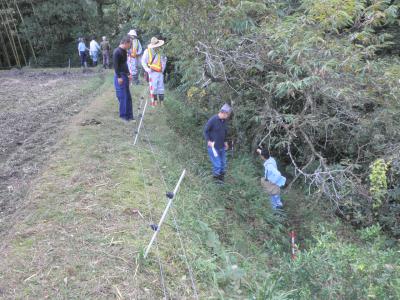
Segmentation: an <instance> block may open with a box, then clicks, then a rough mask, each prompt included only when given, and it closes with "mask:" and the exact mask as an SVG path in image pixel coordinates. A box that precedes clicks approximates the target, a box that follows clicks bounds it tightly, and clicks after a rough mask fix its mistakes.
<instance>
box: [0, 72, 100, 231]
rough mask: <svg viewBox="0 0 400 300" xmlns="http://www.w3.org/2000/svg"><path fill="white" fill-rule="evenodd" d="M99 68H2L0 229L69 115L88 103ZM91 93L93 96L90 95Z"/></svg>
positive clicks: (0, 96)
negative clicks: (67, 69) (6, 69)
mask: <svg viewBox="0 0 400 300" xmlns="http://www.w3.org/2000/svg"><path fill="white" fill-rule="evenodd" d="M102 77H104V76H102V74H100V75H99V73H98V72H88V73H85V74H83V73H81V72H80V71H72V72H70V73H67V72H66V71H64V70H46V71H40V70H39V71H38V70H28V71H17V70H12V71H6V72H0V128H1V130H0V233H1V231H2V228H3V227H4V225H5V224H4V223H5V222H4V220H5V218H6V217H7V216H9V215H10V214H12V213H13V212H14V211H15V210H16V209H17V207H18V206H19V205H23V199H24V196H25V195H26V193H27V191H28V190H29V187H30V183H31V182H32V180H33V179H34V178H35V176H36V175H37V174H38V173H40V170H41V168H42V167H43V165H44V164H45V163H46V159H47V158H48V156H49V154H50V153H51V152H52V151H54V147H55V145H56V142H57V141H58V140H59V138H60V135H61V134H62V131H63V128H64V126H65V125H66V124H68V120H69V118H70V117H71V116H73V115H75V114H77V113H79V112H80V110H81V109H82V108H83V107H84V106H85V104H86V103H88V102H89V101H90V99H91V95H93V93H94V92H93V91H95V90H96V87H98V86H99V85H100V84H101V82H102V81H103V79H102ZM88 95H89V96H88Z"/></svg>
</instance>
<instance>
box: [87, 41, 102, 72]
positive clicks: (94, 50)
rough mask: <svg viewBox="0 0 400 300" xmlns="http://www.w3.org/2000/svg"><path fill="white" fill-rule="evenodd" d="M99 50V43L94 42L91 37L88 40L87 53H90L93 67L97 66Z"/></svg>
mask: <svg viewBox="0 0 400 300" xmlns="http://www.w3.org/2000/svg"><path fill="white" fill-rule="evenodd" d="M99 51H100V45H99V44H98V43H97V42H96V40H95V39H94V37H93V38H92V40H91V41H90V46H89V54H90V57H91V58H92V60H93V66H94V67H96V66H97V60H98V57H99Z"/></svg>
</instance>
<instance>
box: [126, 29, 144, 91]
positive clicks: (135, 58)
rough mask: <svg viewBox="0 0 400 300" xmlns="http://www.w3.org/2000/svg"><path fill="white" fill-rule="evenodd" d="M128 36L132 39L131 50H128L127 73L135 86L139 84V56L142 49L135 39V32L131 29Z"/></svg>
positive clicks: (136, 38)
mask: <svg viewBox="0 0 400 300" xmlns="http://www.w3.org/2000/svg"><path fill="white" fill-rule="evenodd" d="M128 35H129V36H130V37H131V39H132V42H131V48H130V49H129V50H128V68H129V73H130V74H131V75H132V81H133V82H134V83H135V84H139V64H140V55H142V52H143V49H142V45H141V44H140V41H139V39H138V37H137V33H136V30H133V29H132V30H131V31H129V32H128Z"/></svg>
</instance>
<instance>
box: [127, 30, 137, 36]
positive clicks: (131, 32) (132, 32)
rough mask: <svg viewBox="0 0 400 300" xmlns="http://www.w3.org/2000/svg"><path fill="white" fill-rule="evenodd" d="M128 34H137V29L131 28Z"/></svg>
mask: <svg viewBox="0 0 400 300" xmlns="http://www.w3.org/2000/svg"><path fill="white" fill-rule="evenodd" d="M128 35H130V36H137V34H136V30H134V29H131V30H130V31H129V32H128Z"/></svg>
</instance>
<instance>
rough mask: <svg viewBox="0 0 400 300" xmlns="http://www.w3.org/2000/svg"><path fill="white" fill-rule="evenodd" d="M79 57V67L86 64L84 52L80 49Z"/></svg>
mask: <svg viewBox="0 0 400 300" xmlns="http://www.w3.org/2000/svg"><path fill="white" fill-rule="evenodd" d="M80 58H81V67H85V66H86V52H85V51H80Z"/></svg>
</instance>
